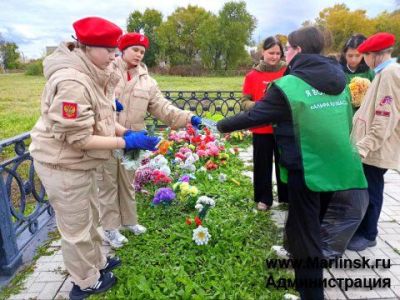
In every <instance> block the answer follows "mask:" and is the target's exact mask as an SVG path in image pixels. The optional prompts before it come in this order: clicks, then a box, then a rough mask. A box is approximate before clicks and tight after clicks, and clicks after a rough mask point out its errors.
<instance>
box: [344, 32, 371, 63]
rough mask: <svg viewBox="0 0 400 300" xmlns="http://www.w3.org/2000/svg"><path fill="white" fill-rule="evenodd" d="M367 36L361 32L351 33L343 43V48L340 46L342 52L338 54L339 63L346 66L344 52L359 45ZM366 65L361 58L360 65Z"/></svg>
mask: <svg viewBox="0 0 400 300" xmlns="http://www.w3.org/2000/svg"><path fill="white" fill-rule="evenodd" d="M366 39H367V38H366V37H365V36H364V35H362V34H355V35H352V36H351V37H350V38H349V39H348V40H347V41H346V43H345V44H344V46H343V48H342V54H341V55H340V63H341V64H342V65H343V66H346V64H347V61H346V52H347V50H349V49H350V48H351V49H357V48H358V46H360V45H361V44H362V43H363V42H364V41H365V40H366ZM361 65H362V66H364V65H365V66H367V64H366V63H365V61H364V58H363V59H362V60H361V62H360V66H361ZM367 67H368V66H367Z"/></svg>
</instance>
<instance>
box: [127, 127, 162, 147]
mask: <svg viewBox="0 0 400 300" xmlns="http://www.w3.org/2000/svg"><path fill="white" fill-rule="evenodd" d="M123 139H124V140H125V150H127V151H129V150H133V149H142V150H150V151H155V150H157V147H156V146H157V145H158V143H159V142H160V140H161V139H160V138H159V137H157V136H148V135H147V131H145V130H141V131H131V130H128V131H127V132H125V133H124V136H123Z"/></svg>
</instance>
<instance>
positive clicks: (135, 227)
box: [124, 224, 147, 235]
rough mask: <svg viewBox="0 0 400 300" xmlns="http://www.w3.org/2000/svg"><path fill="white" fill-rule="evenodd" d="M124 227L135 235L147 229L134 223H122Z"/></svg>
mask: <svg viewBox="0 0 400 300" xmlns="http://www.w3.org/2000/svg"><path fill="white" fill-rule="evenodd" d="M124 227H125V228H126V229H128V230H129V231H131V232H133V233H134V234H136V235H139V234H143V233H145V232H146V231H147V229H146V227H144V226H142V225H139V224H136V225H124Z"/></svg>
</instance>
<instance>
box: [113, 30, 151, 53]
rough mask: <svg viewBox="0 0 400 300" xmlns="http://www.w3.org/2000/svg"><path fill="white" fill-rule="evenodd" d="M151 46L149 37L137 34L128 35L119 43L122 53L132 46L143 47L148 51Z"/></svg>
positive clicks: (121, 38) (120, 39) (122, 37)
mask: <svg viewBox="0 0 400 300" xmlns="http://www.w3.org/2000/svg"><path fill="white" fill-rule="evenodd" d="M149 45H150V42H149V39H148V38H147V36H145V35H143V34H140V33H137V32H130V33H126V34H124V35H123V36H121V37H120V38H119V41H118V48H119V50H121V51H123V50H124V49H126V48H128V47H130V46H143V47H145V48H146V49H147V48H149Z"/></svg>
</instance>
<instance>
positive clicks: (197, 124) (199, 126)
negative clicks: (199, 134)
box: [190, 116, 204, 129]
mask: <svg viewBox="0 0 400 300" xmlns="http://www.w3.org/2000/svg"><path fill="white" fill-rule="evenodd" d="M190 123H192V125H193V126H194V127H196V129H202V128H203V127H204V126H203V120H202V119H201V118H200V117H199V116H193V117H192V119H191V120H190Z"/></svg>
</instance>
